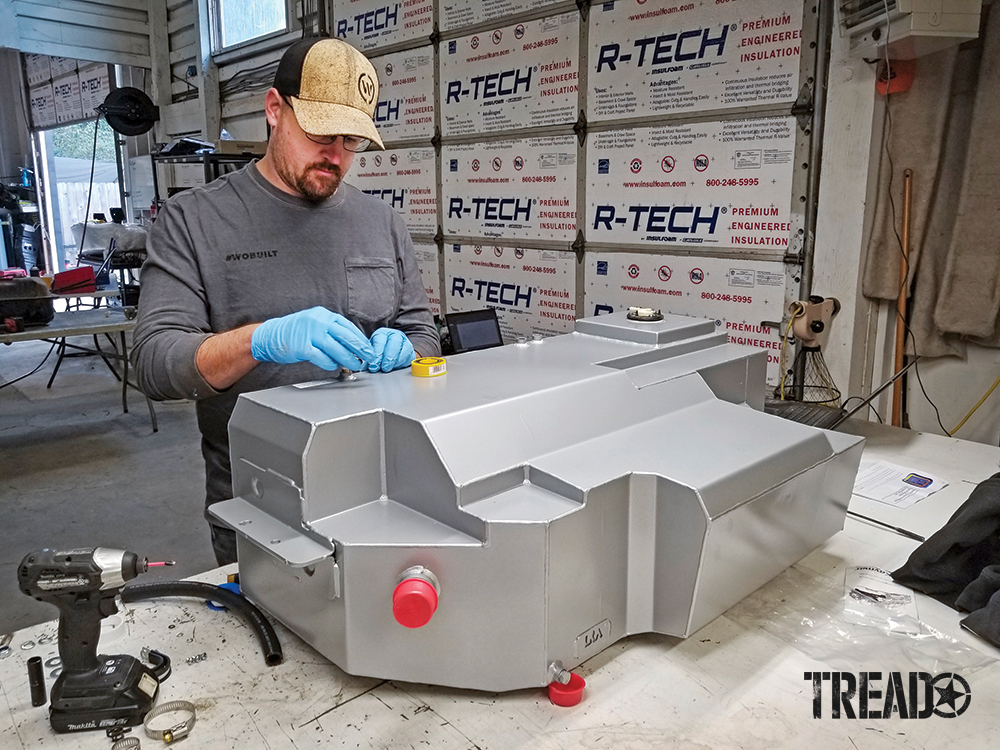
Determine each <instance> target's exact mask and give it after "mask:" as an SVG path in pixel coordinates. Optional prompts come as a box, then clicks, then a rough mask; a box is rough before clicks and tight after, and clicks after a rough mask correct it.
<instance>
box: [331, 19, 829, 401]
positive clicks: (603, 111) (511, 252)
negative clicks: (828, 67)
mask: <svg viewBox="0 0 1000 750" xmlns="http://www.w3.org/2000/svg"><path fill="white" fill-rule="evenodd" d="M334 16H335V17H334V21H333V29H334V32H335V33H336V34H337V35H338V36H340V37H342V38H345V39H346V40H347V41H349V42H351V43H353V44H355V45H357V46H358V47H360V48H361V49H363V50H364V51H365V53H366V54H367V55H368V56H369V57H370V58H371V59H372V61H373V63H374V64H375V67H376V69H377V70H378V73H379V77H380V82H381V84H382V88H381V93H380V96H379V104H378V108H377V110H376V121H377V124H378V126H379V128H380V129H381V132H382V133H383V136H384V139H385V140H386V142H387V145H388V146H389V150H388V151H387V152H385V153H377V152H369V153H365V154H360V155H359V156H358V157H357V158H356V159H355V163H354V166H353V167H352V171H351V173H350V174H349V176H348V181H349V182H352V183H353V184H355V185H357V186H358V187H360V188H361V189H363V190H366V191H369V192H372V193H374V194H377V195H379V196H380V197H381V198H382V199H383V200H385V201H387V202H389V203H390V204H391V205H393V206H394V207H395V208H396V209H397V210H398V211H399V212H400V213H401V214H402V215H403V217H404V218H405V219H406V221H407V225H408V226H409V227H410V230H411V233H412V235H413V237H414V242H415V244H416V247H417V254H418V260H419V262H420V267H421V273H422V274H423V276H424V280H425V282H426V288H427V291H428V296H429V297H430V298H431V301H432V305H433V306H434V307H435V311H436V312H439V311H444V312H447V311H449V310H470V309H477V308H481V307H484V306H491V307H495V308H497V310H498V313H499V317H500V320H501V326H502V328H503V331H504V335H505V338H506V339H507V340H513V339H514V338H515V337H516V336H517V335H528V336H530V335H531V334H533V333H542V334H544V335H551V334H554V333H563V332H567V331H570V330H572V327H573V320H574V319H576V318H577V317H582V316H588V315H594V314H599V313H605V312H610V311H615V310H622V309H625V308H626V307H628V306H629V305H637V304H638V305H645V306H650V307H653V308H656V309H661V310H663V311H664V312H673V313H682V314H689V315H696V316H699V317H707V318H710V319H712V320H714V321H715V322H716V325H717V327H718V329H719V330H720V331H724V332H726V334H727V335H728V336H729V338H730V340H731V341H733V342H735V343H743V344H747V345H750V346H756V347H760V348H763V349H767V350H768V362H769V365H768V371H769V376H770V379H771V380H772V381H773V380H775V378H776V377H777V375H778V361H779V355H780V346H781V333H782V331H781V330H780V328H779V327H778V326H763V325H761V323H762V322H763V321H770V322H773V323H777V322H779V321H781V320H782V318H783V315H784V311H785V309H786V305H787V302H788V301H789V300H792V299H797V298H798V294H799V287H798V275H799V274H798V271H799V269H798V266H796V265H794V264H788V263H786V262H785V260H786V257H791V256H794V255H796V254H798V252H799V250H800V249H801V246H802V238H803V232H804V213H805V205H806V180H807V176H808V173H809V169H810V166H811V165H810V164H809V158H808V154H809V145H810V137H811V136H810V132H809V118H808V117H803V118H801V121H799V120H798V119H797V118H796V117H793V116H792V108H793V105H795V104H796V101H797V100H800V99H801V102H800V104H799V107H798V108H797V110H796V112H797V113H802V112H806V113H808V111H809V101H810V100H809V96H803V93H804V94H806V95H809V94H811V92H812V90H813V77H812V74H813V67H814V62H813V58H814V54H815V52H814V44H815V38H816V33H817V31H816V27H817V17H816V11H815V4H814V3H803V2H801V1H800V0H730V1H729V2H724V3H722V2H714V3H685V2H676V0H616V1H615V2H606V3H593V4H591V5H589V6H588V7H585V8H583V10H581V9H580V8H578V7H577V5H576V4H575V3H567V2H544V1H541V0H536V1H535V2H531V1H521V2H519V1H518V0H502V1H500V2H489V3H486V2H481V1H480V0H455V1H454V2H449V1H447V0H438V1H437V2H434V0H357V1H356V2H350V1H349V0H336V2H335V3H334ZM433 32H437V33H438V36H433V37H432V33H433ZM432 39H433V40H434V41H432Z"/></svg>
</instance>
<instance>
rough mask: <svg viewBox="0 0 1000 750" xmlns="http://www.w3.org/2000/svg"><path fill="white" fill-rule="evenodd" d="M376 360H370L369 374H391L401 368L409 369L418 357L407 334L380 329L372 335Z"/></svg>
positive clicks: (389, 329) (392, 329) (391, 329)
mask: <svg viewBox="0 0 1000 750" xmlns="http://www.w3.org/2000/svg"><path fill="white" fill-rule="evenodd" d="M371 345H372V348H373V349H374V350H375V357H374V359H369V360H368V372H378V371H379V370H381V371H382V372H390V371H392V370H398V369H399V368H400V367H409V366H410V363H411V362H412V361H413V360H414V359H416V357H417V355H416V353H414V351H413V344H411V343H410V340H409V339H408V338H406V334H405V333H403V332H402V331H397V330H395V329H394V328H379V329H378V330H377V331H375V333H373V334H372V338H371Z"/></svg>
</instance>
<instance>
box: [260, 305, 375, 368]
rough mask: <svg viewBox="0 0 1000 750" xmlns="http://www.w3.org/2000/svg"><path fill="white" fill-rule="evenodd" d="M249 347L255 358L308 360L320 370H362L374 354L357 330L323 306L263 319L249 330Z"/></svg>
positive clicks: (364, 337)
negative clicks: (255, 327) (343, 368)
mask: <svg viewBox="0 0 1000 750" xmlns="http://www.w3.org/2000/svg"><path fill="white" fill-rule="evenodd" d="M250 351H251V353H252V354H253V358H254V359H256V360H257V361H259V362H277V363H279V364H291V363H293V362H311V363H312V364H314V365H316V366H317V367H322V368H323V369H324V370H339V369H340V368H342V367H346V368H347V369H349V370H355V371H357V370H363V369H364V368H365V366H366V363H367V362H369V361H371V360H373V359H374V358H375V350H374V349H372V346H371V344H370V343H369V342H368V338H367V337H366V336H365V335H364V334H363V333H362V332H361V330H360V329H359V328H358V327H357V326H356V325H354V323H352V322H351V321H349V320H348V319H347V318H345V317H344V316H343V315H338V314H337V313H335V312H331V311H330V310H327V309H326V308H325V307H313V308H310V309H308V310H302V311H300V312H297V313H292V314H291V315H285V316H284V317H282V318H271V319H270V320H265V321H264V322H263V323H261V324H260V326H258V327H257V329H256V330H255V331H254V332H253V337H252V338H251V341H250Z"/></svg>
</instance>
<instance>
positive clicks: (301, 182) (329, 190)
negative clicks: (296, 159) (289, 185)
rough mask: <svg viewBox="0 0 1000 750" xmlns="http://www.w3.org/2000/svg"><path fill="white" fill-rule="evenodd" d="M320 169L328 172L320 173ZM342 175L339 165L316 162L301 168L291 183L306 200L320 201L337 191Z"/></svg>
mask: <svg viewBox="0 0 1000 750" xmlns="http://www.w3.org/2000/svg"><path fill="white" fill-rule="evenodd" d="M321 171H322V172H328V173H329V174H320V172H321ZM342 177H343V174H342V173H341V171H340V167H338V166H337V165H336V164H330V163H329V162H318V163H316V164H310V165H309V166H308V167H306V168H305V169H304V170H302V174H300V175H297V176H296V177H295V182H294V183H293V184H294V185H295V187H296V188H297V189H298V191H299V193H301V194H302V197H304V198H305V199H306V200H309V201H312V202H313V203H320V202H321V201H325V200H326V199H327V198H329V197H330V196H331V195H333V194H334V193H336V192H337V188H339V187H340V181H341V178H342Z"/></svg>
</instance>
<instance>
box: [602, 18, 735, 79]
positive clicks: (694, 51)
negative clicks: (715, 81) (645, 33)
mask: <svg viewBox="0 0 1000 750" xmlns="http://www.w3.org/2000/svg"><path fill="white" fill-rule="evenodd" d="M729 29H730V27H729V26H728V25H724V26H723V27H722V28H721V29H720V30H719V31H718V32H713V31H712V30H711V29H708V28H701V29H691V30H689V31H682V32H680V33H676V34H661V35H660V36H650V37H644V38H642V39H636V40H635V41H634V42H633V43H632V51H629V52H624V53H623V52H622V47H621V45H620V44H618V43H617V42H612V43H611V44H604V45H601V50H600V52H599V53H598V55H597V72H598V73H601V72H603V71H604V70H605V69H607V70H613V71H617V70H618V66H619V65H625V64H627V63H634V64H635V67H637V68H642V67H643V66H644V65H646V63H649V64H650V65H653V66H656V65H665V64H667V63H671V62H688V61H694V60H703V59H705V58H706V57H708V58H709V59H710V60H712V59H718V58H720V57H722V55H723V53H724V52H725V51H726V39H727V37H728V36H729ZM713 34H714V36H713Z"/></svg>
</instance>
